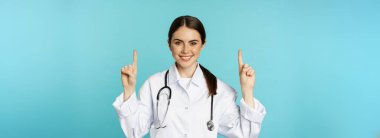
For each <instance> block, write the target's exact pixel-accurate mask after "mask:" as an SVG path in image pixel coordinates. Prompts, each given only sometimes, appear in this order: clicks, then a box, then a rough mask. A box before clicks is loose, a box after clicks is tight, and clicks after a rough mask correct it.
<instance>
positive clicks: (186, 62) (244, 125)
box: [113, 16, 266, 138]
mask: <svg viewBox="0 0 380 138" xmlns="http://www.w3.org/2000/svg"><path fill="white" fill-rule="evenodd" d="M205 43H206V33H205V29H204V27H203V25H202V23H201V22H200V21H199V20H198V19H197V18H196V17H192V16H181V17H178V18H176V19H175V20H174V21H173V23H172V25H171V26H170V30H169V39H168V44H169V49H170V51H171V52H172V56H173V58H174V60H175V64H173V65H172V66H171V67H170V68H169V69H168V70H165V71H162V72H159V73H156V74H154V75H152V76H151V77H149V79H148V80H146V81H145V83H144V84H143V85H142V87H141V89H140V91H139V99H137V97H136V95H135V86H136V77H137V51H136V50H134V52H133V64H132V65H127V66H124V67H123V68H122V69H121V78H122V84H123V87H124V92H123V93H121V95H120V96H118V97H117V98H116V100H115V102H114V103H113V106H114V108H115V109H116V112H117V115H118V117H119V120H120V124H121V128H122V129H123V132H124V134H125V136H126V137H142V136H144V135H145V134H146V133H148V130H150V131H149V132H150V137H152V138H155V137H157V138H180V137H191V138H216V137H217V133H219V134H222V135H224V136H226V137H234V138H235V137H236V138H256V137H258V136H259V133H260V128H261V123H262V121H263V119H264V116H265V114H266V110H265V108H264V106H263V105H262V104H261V103H260V102H259V101H258V100H257V99H255V98H254V96H253V88H254V84H255V74H256V73H255V71H254V70H253V69H252V67H250V66H249V65H248V64H244V63H243V59H242V52H241V50H239V51H238V68H239V77H240V87H241V92H242V97H243V98H242V100H241V101H240V107H239V106H238V105H236V104H235V100H236V96H237V94H236V91H235V90H234V89H233V88H231V87H230V86H229V85H227V84H226V83H224V82H223V81H221V80H219V79H217V78H216V77H215V76H214V75H213V74H212V73H211V72H210V71H208V70H207V69H206V68H204V67H203V66H202V65H201V64H200V63H198V62H197V59H198V58H199V56H200V53H201V51H202V49H203V48H204V47H205ZM219 56H221V55H219Z"/></svg>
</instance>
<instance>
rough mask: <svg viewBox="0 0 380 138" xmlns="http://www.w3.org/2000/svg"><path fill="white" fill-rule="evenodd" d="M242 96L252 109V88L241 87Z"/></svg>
mask: <svg viewBox="0 0 380 138" xmlns="http://www.w3.org/2000/svg"><path fill="white" fill-rule="evenodd" d="M242 97H243V99H244V102H245V103H247V105H249V107H251V108H252V109H255V102H254V100H253V99H254V96H253V88H252V89H244V88H242Z"/></svg>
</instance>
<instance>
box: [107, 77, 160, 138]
mask: <svg viewBox="0 0 380 138" xmlns="http://www.w3.org/2000/svg"><path fill="white" fill-rule="evenodd" d="M139 95H140V96H139V97H140V99H137V97H136V94H135V92H134V93H133V94H132V95H131V97H129V99H128V100H127V101H123V96H124V94H123V93H121V94H120V95H119V96H118V97H117V98H116V100H115V101H114V103H113V107H114V108H115V110H116V113H117V116H118V118H119V121H120V125H121V128H122V130H123V132H124V135H125V137H130V138H136V137H139V138H140V137H142V136H144V135H145V134H146V133H148V130H149V128H150V126H151V124H152V122H153V105H152V99H151V98H152V96H151V88H150V84H149V81H145V83H144V84H143V85H142V87H141V89H140V92H139Z"/></svg>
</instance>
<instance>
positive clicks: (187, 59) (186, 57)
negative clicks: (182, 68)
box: [179, 56, 193, 61]
mask: <svg viewBox="0 0 380 138" xmlns="http://www.w3.org/2000/svg"><path fill="white" fill-rule="evenodd" d="M192 57H193V56H179V58H180V59H181V60H183V61H189V60H190V59H191V58H192Z"/></svg>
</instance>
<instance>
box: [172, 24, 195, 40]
mask: <svg viewBox="0 0 380 138" xmlns="http://www.w3.org/2000/svg"><path fill="white" fill-rule="evenodd" d="M173 39H180V40H183V41H190V40H200V39H201V36H200V34H199V32H198V31H197V30H195V29H191V28H188V27H186V26H181V27H180V28H178V29H177V31H175V32H174V33H173Z"/></svg>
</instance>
